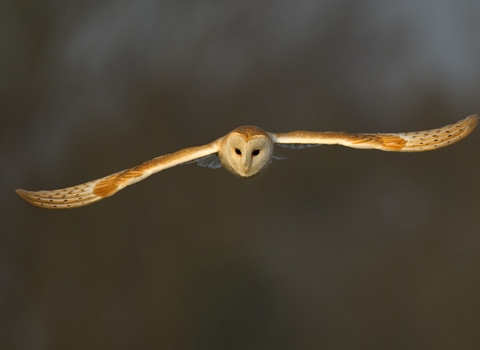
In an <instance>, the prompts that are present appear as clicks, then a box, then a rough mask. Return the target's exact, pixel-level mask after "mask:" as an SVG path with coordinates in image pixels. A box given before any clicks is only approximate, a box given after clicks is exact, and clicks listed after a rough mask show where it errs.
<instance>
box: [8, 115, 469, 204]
mask: <svg viewBox="0 0 480 350" xmlns="http://www.w3.org/2000/svg"><path fill="white" fill-rule="evenodd" d="M477 122H478V116H477V115H471V116H469V117H467V118H465V119H463V120H460V121H459V122H457V123H456V124H452V125H447V126H444V127H442V128H437V129H432V130H426V131H418V132H407V133H397V134H393V133H392V134H351V133H346V132H321V131H292V132H287V133H272V132H266V131H264V130H262V129H260V128H258V127H256V126H241V127H239V128H236V129H234V130H233V131H231V132H229V133H228V134H227V135H225V136H223V137H221V138H219V139H217V140H215V141H213V142H211V143H208V144H206V145H203V146H197V147H190V148H185V149H182V150H180V151H177V152H173V153H170V154H166V155H163V156H160V157H157V158H154V159H152V160H149V161H146V162H144V163H142V164H140V165H138V166H136V167H133V168H130V169H126V170H123V171H120V172H118V173H115V174H112V175H109V176H106V177H102V178H101V179H97V180H93V181H90V182H86V183H84V184H81V185H77V186H73V187H68V188H63V189H59V190H53V191H25V190H22V189H18V190H17V191H16V192H17V193H18V194H19V195H20V196H21V197H22V198H23V199H25V200H26V201H27V202H29V203H31V204H33V205H36V206H38V207H42V208H48V209H67V208H77V207H81V206H84V205H88V204H91V203H94V202H97V201H99V200H101V199H103V198H106V197H109V196H111V195H112V194H114V193H116V192H118V191H120V190H121V189H122V188H125V187H127V186H130V185H132V184H134V183H136V182H138V181H141V180H143V179H145V178H147V177H148V176H150V175H152V174H154V173H157V172H159V171H162V170H165V169H168V168H171V167H174V166H176V165H179V164H184V163H192V162H196V163H198V165H200V166H204V167H210V168H213V169H216V168H220V167H222V166H223V167H224V168H225V169H227V170H228V171H230V172H231V173H233V174H235V175H237V176H240V177H244V178H248V177H251V176H254V175H257V174H258V173H259V172H260V171H262V170H263V169H264V168H265V167H266V166H267V165H268V164H269V163H270V162H271V161H272V159H273V158H279V157H276V156H275V155H274V154H273V146H274V145H279V146H285V147H290V148H304V147H309V146H315V145H336V144H338V145H343V146H348V147H353V148H363V149H379V150H382V151H391V152H423V151H431V150H434V149H437V148H441V147H445V146H448V145H451V144H453V143H455V142H457V141H459V140H461V139H463V138H464V137H466V136H467V135H468V134H470V133H471V132H472V130H473V129H474V128H475V126H476V125H477Z"/></svg>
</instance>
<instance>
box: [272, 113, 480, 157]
mask: <svg viewBox="0 0 480 350" xmlns="http://www.w3.org/2000/svg"><path fill="white" fill-rule="evenodd" d="M477 123H478V116H477V115H471V116H468V117H467V118H465V119H462V120H460V121H459V122H457V123H455V124H452V125H446V126H444V127H441V128H437V129H432V130H426V131H416V132H404V133H388V134H380V133H379V134H360V133H358V134H354V133H346V132H317V131H292V132H287V133H269V134H270V136H271V137H272V139H273V141H274V142H275V143H276V144H279V145H280V146H282V145H286V146H292V148H299V147H298V145H300V146H302V145H320V144H324V145H335V144H337V145H343V146H347V147H353V148H363V149H379V150H382V151H394V152H423V151H430V150H434V149H437V148H441V147H445V146H449V145H451V144H453V143H455V142H457V141H460V140H461V139H463V138H464V137H466V136H467V135H468V134H470V133H471V132H472V131H473V129H475V127H476V126H477Z"/></svg>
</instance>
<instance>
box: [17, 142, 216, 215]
mask: <svg viewBox="0 0 480 350" xmlns="http://www.w3.org/2000/svg"><path fill="white" fill-rule="evenodd" d="M216 152H218V142H217V141H214V142H212V143H209V144H207V145H204V146H199V147H190V148H185V149H182V150H180V151H177V152H174V153H170V154H166V155H164V156H160V157H157V158H154V159H152V160H149V161H146V162H144V163H142V164H140V165H138V166H136V167H133V168H130V169H126V170H123V171H120V172H118V173H115V174H112V175H109V176H105V177H102V178H101V179H97V180H93V181H90V182H86V183H84V184H81V185H77V186H72V187H68V188H62V189H59V190H52V191H25V190H22V189H18V190H17V191H16V192H17V193H18V194H19V195H20V196H21V197H22V198H23V199H25V200H26V201H27V202H29V203H31V204H33V205H36V206H38V207H42V208H48V209H67V208H77V207H82V206H84V205H88V204H91V203H94V202H97V201H99V200H101V199H103V198H106V197H109V196H111V195H112V194H114V193H116V192H118V191H120V190H121V189H122V188H125V187H127V186H130V185H133V184H134V183H136V182H138V181H141V180H143V179H145V178H147V177H148V176H150V175H152V174H154V173H157V172H159V171H162V170H165V169H168V168H171V167H174V166H176V165H179V164H182V163H186V162H190V161H193V160H195V159H198V158H202V157H205V156H208V155H211V154H215V153H216Z"/></svg>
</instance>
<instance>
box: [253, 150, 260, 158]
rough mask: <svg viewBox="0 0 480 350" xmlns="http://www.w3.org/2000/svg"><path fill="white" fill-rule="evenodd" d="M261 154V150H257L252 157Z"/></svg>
mask: <svg viewBox="0 0 480 350" xmlns="http://www.w3.org/2000/svg"><path fill="white" fill-rule="evenodd" d="M259 154H260V150H259V149H256V150H254V151H253V152H252V156H258V155H259Z"/></svg>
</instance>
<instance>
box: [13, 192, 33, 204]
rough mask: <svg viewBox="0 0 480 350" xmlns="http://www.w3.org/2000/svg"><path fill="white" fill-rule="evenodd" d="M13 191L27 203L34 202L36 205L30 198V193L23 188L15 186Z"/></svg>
mask: <svg viewBox="0 0 480 350" xmlns="http://www.w3.org/2000/svg"><path fill="white" fill-rule="evenodd" d="M15 192H17V194H18V195H19V196H20V197H22V198H23V199H24V200H25V201H27V202H28V203H30V204H34V205H36V204H35V203H34V202H33V201H32V199H31V198H30V195H29V194H28V191H26V190H24V189H23V188H17V189H16V190H15Z"/></svg>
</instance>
